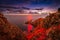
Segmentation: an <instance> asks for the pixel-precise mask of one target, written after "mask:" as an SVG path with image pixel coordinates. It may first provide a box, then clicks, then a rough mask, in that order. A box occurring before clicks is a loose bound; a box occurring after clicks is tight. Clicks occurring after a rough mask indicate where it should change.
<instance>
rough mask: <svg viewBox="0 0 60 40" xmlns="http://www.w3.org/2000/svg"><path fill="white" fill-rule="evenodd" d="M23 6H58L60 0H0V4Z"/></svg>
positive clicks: (59, 5)
mask: <svg viewBox="0 0 60 40" xmlns="http://www.w3.org/2000/svg"><path fill="white" fill-rule="evenodd" d="M2 5H4V6H15V7H20V6H25V7H29V8H36V7H52V8H54V7H60V0H0V6H2Z"/></svg>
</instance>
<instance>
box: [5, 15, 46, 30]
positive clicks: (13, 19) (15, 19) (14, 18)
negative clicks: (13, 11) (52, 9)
mask: <svg viewBox="0 0 60 40" xmlns="http://www.w3.org/2000/svg"><path fill="white" fill-rule="evenodd" d="M4 16H5V17H6V18H7V20H8V21H9V22H10V23H12V24H14V25H17V26H18V27H20V28H21V29H22V30H27V25H26V24H25V22H26V21H29V20H28V19H29V18H28V17H29V15H4ZM45 16H46V15H32V16H31V18H30V20H33V21H34V20H36V19H38V18H42V17H45Z"/></svg>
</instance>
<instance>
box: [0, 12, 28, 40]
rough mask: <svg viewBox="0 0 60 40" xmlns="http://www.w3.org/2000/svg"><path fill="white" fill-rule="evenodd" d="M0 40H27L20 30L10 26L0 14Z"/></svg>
mask: <svg viewBox="0 0 60 40" xmlns="http://www.w3.org/2000/svg"><path fill="white" fill-rule="evenodd" d="M0 40H27V39H26V37H25V35H24V34H23V32H22V31H21V29H20V28H19V27H17V26H15V25H12V24H11V23H9V22H8V20H7V19H6V18H5V17H4V15H3V14H1V13H0Z"/></svg>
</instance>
